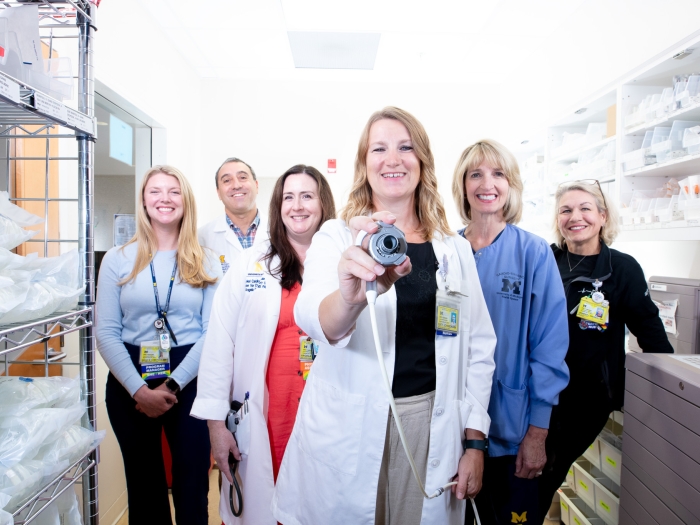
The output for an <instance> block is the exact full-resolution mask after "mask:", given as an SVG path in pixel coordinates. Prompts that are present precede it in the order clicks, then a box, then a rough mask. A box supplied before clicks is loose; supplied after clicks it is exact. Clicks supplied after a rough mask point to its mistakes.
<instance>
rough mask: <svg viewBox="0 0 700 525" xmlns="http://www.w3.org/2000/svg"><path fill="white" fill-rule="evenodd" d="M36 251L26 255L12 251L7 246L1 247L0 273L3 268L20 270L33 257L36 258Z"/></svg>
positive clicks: (0, 273)
mask: <svg viewBox="0 0 700 525" xmlns="http://www.w3.org/2000/svg"><path fill="white" fill-rule="evenodd" d="M36 258H37V254H36V253H30V254H29V255H27V256H26V257H23V256H22V255H17V254H16V253H12V252H11V251H10V250H8V249H6V248H0V275H2V273H3V270H20V269H22V268H23V267H24V265H26V264H27V262H28V261H29V260H31V259H36Z"/></svg>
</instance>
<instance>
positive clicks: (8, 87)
mask: <svg viewBox="0 0 700 525" xmlns="http://www.w3.org/2000/svg"><path fill="white" fill-rule="evenodd" d="M0 95H2V96H3V97H5V98H9V99H10V100H11V101H12V102H15V103H16V104H19V101H20V98H19V84H18V83H17V82H13V81H12V80H10V79H9V78H7V77H5V76H3V75H0Z"/></svg>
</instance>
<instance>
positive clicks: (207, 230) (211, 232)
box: [197, 213, 269, 273]
mask: <svg viewBox="0 0 700 525" xmlns="http://www.w3.org/2000/svg"><path fill="white" fill-rule="evenodd" d="M197 233H198V236H199V244H201V245H202V246H204V247H206V248H209V249H210V250H213V251H214V253H216V257H217V258H218V259H219V262H220V263H221V270H222V271H223V272H224V273H226V271H227V270H228V268H229V267H230V265H231V264H232V263H233V261H235V260H236V258H237V256H238V255H240V254H241V253H243V252H244V251H245V250H244V249H243V247H242V246H241V241H239V240H238V237H237V236H236V234H235V233H234V232H233V230H232V229H231V228H230V227H229V225H228V224H227V223H226V214H225V213H222V214H221V215H219V216H218V217H217V218H216V219H214V220H213V221H211V222H209V223H207V224H205V225H204V226H202V227H201V228H199V230H198V232H197ZM268 239H269V233H268V231H267V220H266V219H265V218H264V217H263V216H262V215H261V216H260V224H259V225H258V231H257V232H256V233H255V240H254V241H253V246H258V245H259V244H261V243H264V242H265V241H267V240H268Z"/></svg>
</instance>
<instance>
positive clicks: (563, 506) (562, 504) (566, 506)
mask: <svg viewBox="0 0 700 525" xmlns="http://www.w3.org/2000/svg"><path fill="white" fill-rule="evenodd" d="M8 472H10V471H9V470H8ZM559 505H561V508H562V509H564V510H565V511H566V512H569V506H568V505H567V504H566V503H564V502H563V501H560V502H559Z"/></svg>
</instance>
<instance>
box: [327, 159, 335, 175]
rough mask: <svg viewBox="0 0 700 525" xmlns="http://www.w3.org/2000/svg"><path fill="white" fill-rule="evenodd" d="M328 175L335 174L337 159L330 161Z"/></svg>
mask: <svg viewBox="0 0 700 525" xmlns="http://www.w3.org/2000/svg"><path fill="white" fill-rule="evenodd" d="M328 173H335V159H328Z"/></svg>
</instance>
